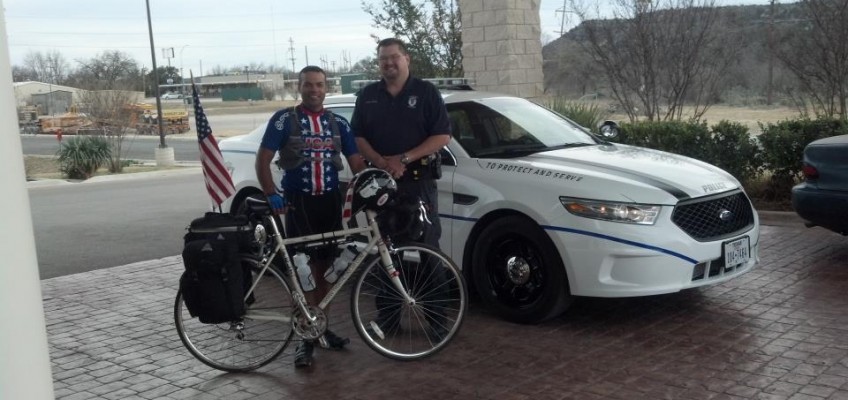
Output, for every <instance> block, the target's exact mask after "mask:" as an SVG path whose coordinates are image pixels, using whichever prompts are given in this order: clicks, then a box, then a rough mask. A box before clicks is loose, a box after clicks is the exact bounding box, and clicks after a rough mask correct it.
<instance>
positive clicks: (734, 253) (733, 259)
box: [724, 236, 751, 268]
mask: <svg viewBox="0 0 848 400" xmlns="http://www.w3.org/2000/svg"><path fill="white" fill-rule="evenodd" d="M749 258H751V244H750V240H748V237H747V236H745V237H743V238H739V239H736V240H734V241H732V242H726V243H725V244H724V267H725V268H732V267H735V266H737V265H741V264H745V263H747V262H748V259H749Z"/></svg>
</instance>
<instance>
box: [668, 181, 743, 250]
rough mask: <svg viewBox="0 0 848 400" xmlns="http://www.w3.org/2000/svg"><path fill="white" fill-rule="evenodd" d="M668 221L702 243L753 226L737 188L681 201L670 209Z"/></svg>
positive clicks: (741, 194)
mask: <svg viewBox="0 0 848 400" xmlns="http://www.w3.org/2000/svg"><path fill="white" fill-rule="evenodd" d="M727 212H729V213H730V214H729V215H728V213H727ZM722 214H724V218H722ZM671 220H672V221H673V222H674V224H675V225H677V226H678V227H680V229H682V230H683V231H684V232H686V233H687V234H689V236H691V237H692V238H694V239H695V240H698V241H701V242H705V241H709V240H715V239H720V238H723V237H728V236H733V235H734V234H736V233H739V232H743V231H746V230H748V229H749V228H750V227H751V226H753V225H754V210H753V208H752V207H751V203H750V201H748V197H746V196H745V194H744V193H742V192H741V191H737V192H732V193H730V194H726V195H721V196H719V197H708V198H705V199H696V200H693V201H688V202H682V203H680V204H678V205H677V207H675V208H674V213H672V215H671Z"/></svg>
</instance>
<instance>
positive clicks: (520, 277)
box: [472, 216, 572, 324]
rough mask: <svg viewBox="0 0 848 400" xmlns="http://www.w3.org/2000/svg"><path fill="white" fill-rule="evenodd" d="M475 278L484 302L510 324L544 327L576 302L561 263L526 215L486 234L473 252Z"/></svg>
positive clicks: (497, 225)
mask: <svg viewBox="0 0 848 400" xmlns="http://www.w3.org/2000/svg"><path fill="white" fill-rule="evenodd" d="M472 274H473V279H474V283H475V287H476V288H477V292H478V293H479V295H480V297H481V299H482V300H483V301H484V302H485V303H486V304H487V305H488V306H490V307H492V308H493V309H494V310H495V311H496V312H497V313H498V315H499V316H501V317H502V318H504V319H506V320H509V321H513V322H518V323H525V324H533V323H538V322H542V321H545V320H547V319H550V318H553V317H556V316H558V315H560V314H561V313H562V312H563V311H565V309H566V308H567V307H568V306H569V305H570V304H571V301H572V296H571V295H570V293H569V290H568V278H567V276H566V273H565V268H564V266H563V263H562V258H561V257H560V256H559V253H558V252H557V250H556V248H555V247H554V245H553V243H551V241H550V238H548V237H547V235H545V233H544V231H542V230H541V229H540V228H539V227H538V226H537V225H536V223H534V222H533V221H530V220H528V219H527V218H524V217H521V216H508V217H505V218H501V219H499V220H496V221H494V222H493V223H491V224H490V225H489V226H487V227H486V228H484V229H483V231H482V232H481V234H480V237H479V239H478V240H477V242H476V243H475V245H474V250H473V253H472Z"/></svg>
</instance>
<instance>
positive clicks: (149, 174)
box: [26, 162, 200, 188]
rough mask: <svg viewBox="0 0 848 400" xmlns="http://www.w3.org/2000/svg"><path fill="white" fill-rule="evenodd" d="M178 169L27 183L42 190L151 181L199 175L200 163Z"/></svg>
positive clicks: (180, 164)
mask: <svg viewBox="0 0 848 400" xmlns="http://www.w3.org/2000/svg"><path fill="white" fill-rule="evenodd" d="M176 166H177V167H180V168H174V169H164V170H158V171H147V172H134V173H127V174H116V175H101V176H95V177H92V178H89V179H86V180H84V181H80V180H69V179H38V180H34V181H28V182H27V183H26V187H27V188H40V187H52V186H59V185H70V184H85V183H96V182H108V181H117V180H128V179H149V178H154V177H160V176H170V175H180V174H192V173H197V172H198V171H199V170H200V163H199V162H192V163H177V164H176Z"/></svg>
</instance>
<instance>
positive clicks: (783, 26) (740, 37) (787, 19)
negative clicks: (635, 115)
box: [542, 3, 803, 104]
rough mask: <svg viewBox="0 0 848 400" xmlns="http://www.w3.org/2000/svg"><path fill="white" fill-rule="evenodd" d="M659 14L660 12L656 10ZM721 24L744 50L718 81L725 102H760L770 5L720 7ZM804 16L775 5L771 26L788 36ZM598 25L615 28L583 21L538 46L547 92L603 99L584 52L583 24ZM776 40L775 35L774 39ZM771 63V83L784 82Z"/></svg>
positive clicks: (794, 7) (795, 8) (601, 83)
mask: <svg viewBox="0 0 848 400" xmlns="http://www.w3.org/2000/svg"><path fill="white" fill-rule="evenodd" d="M660 12H661V11H660ZM719 18H720V19H721V20H722V23H720V24H716V25H721V26H730V27H732V28H731V30H730V31H729V32H727V33H728V34H730V35H731V39H730V40H733V41H734V42H735V43H741V44H742V45H743V47H744V51H743V53H742V55H741V57H740V58H739V59H738V60H737V62H736V63H735V64H734V65H733V66H731V69H730V71H728V73H727V74H726V76H725V78H724V79H723V82H722V96H721V99H720V101H721V102H724V103H731V104H733V103H759V102H763V101H764V96H765V92H766V87H767V71H768V63H769V51H768V28H769V26H770V20H771V19H770V6H769V5H748V6H726V7H719ZM802 18H803V16H802V12H801V7H800V5H799V4H798V3H788V4H776V5H775V15H774V26H775V29H776V31H780V32H787V31H789V32H791V31H793V30H797V31H799V32H802V31H801V28H802V22H803V19H802ZM587 23H593V24H600V25H601V26H604V25H607V24H615V23H617V21H616V20H600V21H599V20H594V21H585V22H583V23H581V24H580V25H578V26H577V27H575V28H574V29H572V30H570V31H568V32H567V33H566V34H565V35H563V36H561V37H560V38H558V39H556V40H553V41H551V42H550V43H548V44H546V45H545V46H543V48H542V57H543V59H544V60H545V62H544V66H543V70H544V73H545V87H546V91H547V92H548V93H549V94H560V95H565V96H567V97H571V98H578V97H581V96H584V95H590V96H591V97H604V96H605V95H607V96H608V95H609V93H607V91H608V90H607V88H606V86H607V85H606V83H605V80H604V77H603V75H602V74H601V73H600V71H599V70H597V67H596V66H595V65H594V64H593V61H591V59H590V57H589V55H588V54H587V53H586V52H585V51H584V50H583V45H585V44H586V41H587V38H586V30H585V24H587ZM777 37H779V36H777ZM778 64H779V63H777V62H775V69H774V76H775V78H774V79H775V82H778V83H779V82H788V81H789V79H787V77H788V75H787V72H786V71H784V70H783V69H782V68H781V67H780V66H779V65H778Z"/></svg>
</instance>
